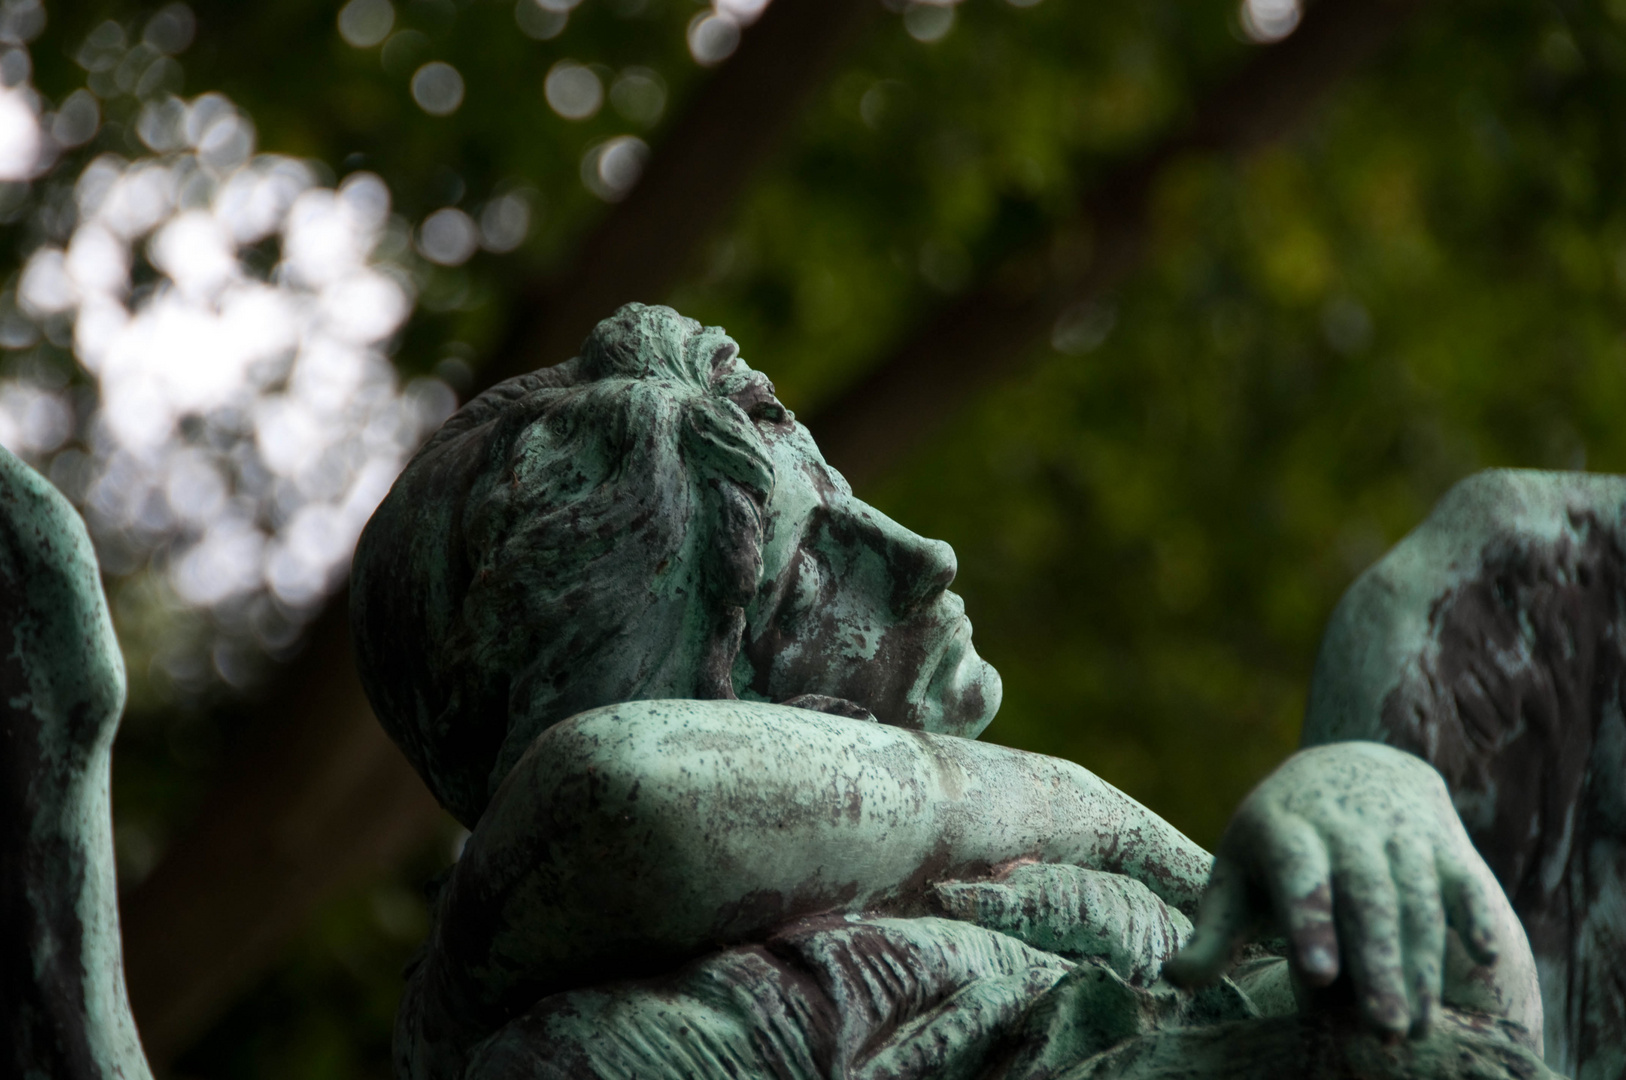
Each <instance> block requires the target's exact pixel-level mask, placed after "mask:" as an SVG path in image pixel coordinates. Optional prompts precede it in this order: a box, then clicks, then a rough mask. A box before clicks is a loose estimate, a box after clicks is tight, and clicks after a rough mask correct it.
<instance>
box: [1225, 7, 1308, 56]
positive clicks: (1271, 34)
mask: <svg viewBox="0 0 1626 1080" xmlns="http://www.w3.org/2000/svg"><path fill="white" fill-rule="evenodd" d="M1301 14H1302V11H1301V9H1300V7H1299V0H1242V7H1241V9H1240V10H1239V12H1238V18H1239V19H1240V20H1241V22H1242V32H1243V33H1244V34H1246V35H1248V39H1249V40H1250V41H1257V42H1259V43H1260V44H1262V45H1268V44H1271V43H1272V42H1276V41H1280V40H1282V39H1283V38H1285V37H1286V36H1287V35H1289V34H1291V33H1292V32H1293V31H1294V29H1295V28H1297V27H1298V24H1299V16H1300V15H1301Z"/></svg>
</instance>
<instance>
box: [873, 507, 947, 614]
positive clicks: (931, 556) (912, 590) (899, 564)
mask: <svg viewBox="0 0 1626 1080" xmlns="http://www.w3.org/2000/svg"><path fill="white" fill-rule="evenodd" d="M870 513H871V514H872V515H873V517H872V519H871V524H872V525H873V526H874V528H875V531H876V533H877V539H878V540H879V541H880V543H879V545H878V546H879V548H880V551H881V553H882V557H883V558H884V559H885V561H886V565H887V569H888V571H889V572H890V576H891V579H892V596H891V601H892V608H893V610H894V611H896V612H897V613H898V614H900V615H903V614H908V613H909V612H912V611H914V610H915V609H917V608H919V607H922V606H924V605H925V604H928V603H930V602H931V601H933V600H935V599H937V597H938V596H940V595H941V594H942V593H943V591H944V590H945V589H947V588H948V587H949V584H950V583H951V582H953V580H954V575H955V573H956V572H957V571H958V570H959V562H958V561H957V560H956V559H955V557H954V549H953V548H952V547H950V546H949V545H948V544H946V543H944V542H943V541H941V540H928V539H927V538H926V537H924V536H921V535H920V534H919V533H916V532H911V531H910V530H908V529H906V528H904V527H903V526H902V525H899V524H898V523H897V522H896V521H893V520H892V519H891V518H889V517H887V516H886V515H885V514H883V513H881V512H880V511H878V510H871V511H870Z"/></svg>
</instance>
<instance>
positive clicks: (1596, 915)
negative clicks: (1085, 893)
mask: <svg viewBox="0 0 1626 1080" xmlns="http://www.w3.org/2000/svg"><path fill="white" fill-rule="evenodd" d="M1623 603H1626V479H1623V478H1621V477H1617V476H1592V475H1586V474H1581V473H1541V472H1527V471H1513V470H1502V471H1495V472H1486V473H1481V474H1479V475H1476V476H1474V477H1471V478H1469V479H1468V480H1465V481H1463V482H1462V483H1460V484H1458V485H1457V486H1456V487H1455V488H1453V489H1452V491H1451V492H1450V493H1449V494H1448V495H1447V496H1446V497H1445V498H1444V499H1442V500H1441V501H1440V504H1439V506H1437V507H1436V508H1435V510H1434V512H1433V513H1432V514H1431V515H1430V516H1429V518H1428V519H1427V520H1426V521H1425V522H1423V524H1421V525H1420V526H1418V528H1417V529H1416V530H1415V531H1414V532H1412V533H1411V534H1410V535H1409V536H1407V537H1406V539H1405V540H1404V541H1402V542H1401V543H1400V544H1399V545H1397V546H1396V547H1395V549H1394V550H1393V551H1391V552H1390V553H1389V554H1388V555H1387V556H1385V557H1384V558H1383V560H1382V561H1380V562H1379V563H1377V565H1375V566H1373V567H1372V568H1371V569H1370V570H1368V571H1367V572H1366V573H1365V574H1363V575H1362V576H1361V578H1360V579H1359V580H1358V581H1357V582H1356V583H1355V584H1354V585H1353V586H1351V588H1350V590H1349V592H1348V594H1346V596H1345V597H1344V599H1343V601H1342V602H1341V603H1340V604H1339V606H1338V609H1337V610H1336V611H1335V612H1334V614H1333V617H1332V620H1331V621H1330V623H1329V625H1328V627H1327V632H1326V636H1325V638H1324V639H1323V642H1322V646H1321V653H1320V658H1319V659H1318V661H1317V664H1316V670H1315V678H1314V681H1313V683H1312V684H1311V689H1310V705H1309V711H1308V714H1307V716H1306V720H1305V730H1304V739H1305V742H1306V743H1308V744H1314V743H1322V742H1332V741H1334V740H1339V739H1351V738H1358V739H1381V740H1383V741H1386V742H1389V743H1392V744H1394V745H1396V746H1399V747H1402V748H1404V749H1406V750H1409V751H1411V752H1413V753H1415V754H1418V755H1420V756H1422V757H1423V758H1425V759H1427V760H1428V761H1430V762H1431V763H1433V764H1434V765H1435V766H1437V767H1438V768H1439V770H1440V771H1441V773H1443V774H1444V776H1445V778H1446V781H1447V783H1448V784H1449V786H1450V789H1451V796H1452V799H1453V801H1454V802H1455V805H1456V808H1457V810H1458V811H1459V812H1460V813H1461V815H1462V819H1463V821H1464V822H1465V823H1466V825H1467V828H1468V831H1469V833H1470V835H1471V836H1472V838H1473V840H1474V843H1475V844H1476V845H1477V846H1478V848H1479V850H1480V851H1481V852H1482V853H1483V854H1484V856H1485V858H1486V860H1487V862H1488V863H1489V866H1490V869H1491V870H1492V871H1494V873H1495V875H1496V878H1497V879H1498V881H1499V883H1500V885H1501V887H1502V888H1503V889H1505V890H1506V893H1507V895H1508V896H1510V897H1511V898H1512V901H1513V904H1514V907H1515V908H1516V910H1517V913H1518V916H1519V918H1520V919H1521V921H1522V922H1523V925H1524V927H1525V929H1526V931H1527V932H1528V934H1529V937H1530V941H1531V945H1532V947H1533V950H1534V955H1535V962H1536V965H1537V968H1538V970H1539V972H1540V979H1541V989H1542V997H1543V1001H1544V1004H1545V1014H1546V1044H1547V1056H1548V1060H1549V1061H1551V1062H1553V1064H1554V1066H1555V1067H1556V1068H1560V1069H1562V1070H1564V1071H1566V1072H1573V1073H1574V1074H1575V1075H1577V1076H1580V1077H1586V1078H1598V1080H1602V1078H1605V1077H1615V1076H1619V1075H1620V1073H1621V1070H1622V1069H1623V1068H1626V996H1623V992H1622V988H1621V983H1620V978H1619V971H1620V958H1621V956H1622V955H1623V951H1622V950H1623V949H1626V854H1623V843H1622V841H1623V837H1626V814H1623V813H1622V810H1621V808H1622V807H1623V806H1626V784H1623V781H1622V777H1626V721H1623V720H1622V714H1621V701H1622V687H1623V683H1622V678H1623V672H1626V658H1623V642H1626V635H1623V631H1626V606H1623Z"/></svg>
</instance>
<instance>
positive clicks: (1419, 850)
mask: <svg viewBox="0 0 1626 1080" xmlns="http://www.w3.org/2000/svg"><path fill="white" fill-rule="evenodd" d="M1388 855H1389V872H1390V874H1391V875H1392V877H1393V879H1394V884H1395V892H1396V895H1397V896H1398V898H1399V901H1400V947H1401V949H1402V952H1403V958H1402V968H1403V970H1404V973H1405V979H1406V999H1407V1004H1408V1005H1409V1006H1410V1009H1411V1033H1412V1035H1413V1036H1422V1035H1425V1034H1427V1032H1428V1027H1429V1024H1431V1023H1432V1022H1433V1019H1434V1010H1435V1007H1436V1006H1437V1005H1438V1004H1439V1000H1440V986H1441V980H1442V978H1443V971H1444V957H1445V911H1444V908H1443V906H1442V901H1441V897H1440V881H1439V871H1438V870H1437V869H1436V868H1435V864H1434V859H1433V857H1432V856H1433V852H1432V850H1430V848H1429V846H1428V845H1427V844H1425V843H1423V842H1422V841H1421V840H1416V839H1402V838H1394V839H1391V840H1390V841H1389V844H1388Z"/></svg>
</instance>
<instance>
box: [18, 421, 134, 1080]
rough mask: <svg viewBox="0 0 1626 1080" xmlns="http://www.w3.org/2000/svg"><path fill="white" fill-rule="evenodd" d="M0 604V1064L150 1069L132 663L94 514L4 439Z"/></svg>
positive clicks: (23, 1068) (77, 1072) (64, 1072)
mask: <svg viewBox="0 0 1626 1080" xmlns="http://www.w3.org/2000/svg"><path fill="white" fill-rule="evenodd" d="M0 607H3V609H4V611H5V617H4V620H3V624H0V784H3V790H0V867H3V875H0V925H3V926H4V927H5V931H4V943H3V944H0V1001H3V1002H5V1012H6V1016H5V1018H4V1021H3V1023H4V1030H5V1034H6V1035H7V1036H8V1037H7V1038H5V1039H0V1065H3V1066H4V1068H5V1070H6V1071H7V1073H8V1075H13V1076H20V1077H29V1078H35V1077H39V1078H45V1077H52V1078H57V1077H72V1078H80V1077H83V1078H86V1080H90V1078H93V1077H96V1078H99V1077H112V1076H122V1077H124V1078H126V1080H139V1078H141V1077H145V1076H148V1075H149V1073H148V1070H147V1063H146V1059H145V1058H144V1057H143V1056H142V1053H141V1047H140V1043H139V1041H138V1039H137V1037H136V1030H135V1023H134V1021H133V1020H132V1019H131V1016H130V1009H129V1004H128V1002H127V1001H126V999H125V991H124V973H123V966H122V962H121V956H120V948H119V933H118V907H117V889H116V886H115V883H114V873H113V839H112V816H111V814H110V812H109V807H108V770H109V765H110V759H111V753H112V747H113V733H114V730H115V729H116V727H117V725H118V715H119V711H120V709H122V708H123V705H124V665H123V661H122V659H121V657H120V654H119V650H118V643H117V641H116V640H115V638H114V636H113V625H112V621H111V620H110V618H109V617H108V612H107V604H106V602H105V601H104V599H103V597H102V591H101V582H100V578H99V574H98V572H97V568H96V559H95V555H94V553H93V552H92V550H91V545H90V538H89V537H88V536H87V535H86V534H85V527H84V524H83V523H82V522H81V521H80V520H79V516H78V515H77V514H76V513H74V511H73V508H72V507H71V506H69V505H68V502H67V500H66V499H64V498H63V497H62V496H61V494H60V493H58V492H57V490H56V489H55V488H54V487H52V486H51V485H50V484H49V483H48V482H47V481H46V480H45V479H44V478H43V477H41V476H40V475H39V474H38V473H35V472H34V471H33V470H32V469H30V468H28V467H27V466H26V465H24V464H23V463H22V462H20V461H18V460H17V458H15V457H14V456H12V455H11V454H10V453H9V452H7V451H5V450H3V449H0Z"/></svg>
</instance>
